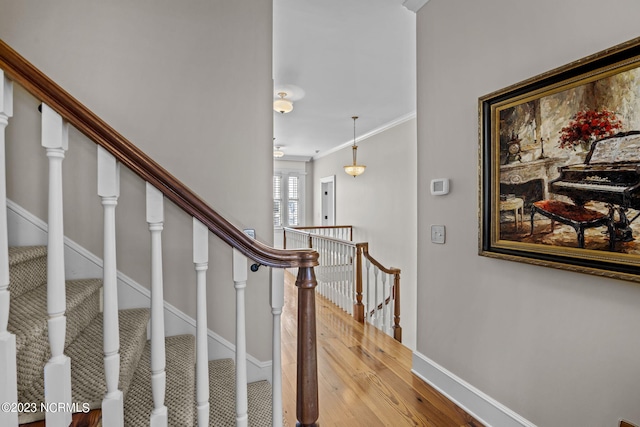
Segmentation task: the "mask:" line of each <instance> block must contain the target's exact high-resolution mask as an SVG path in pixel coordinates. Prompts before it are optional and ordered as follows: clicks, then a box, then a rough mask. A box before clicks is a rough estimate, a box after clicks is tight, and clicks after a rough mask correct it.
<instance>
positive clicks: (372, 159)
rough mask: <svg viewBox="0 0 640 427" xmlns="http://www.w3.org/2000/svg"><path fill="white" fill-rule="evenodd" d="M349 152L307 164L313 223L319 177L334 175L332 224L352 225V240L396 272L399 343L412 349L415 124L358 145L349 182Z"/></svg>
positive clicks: (318, 221)
mask: <svg viewBox="0 0 640 427" xmlns="http://www.w3.org/2000/svg"><path fill="white" fill-rule="evenodd" d="M351 160H352V149H351V147H348V148H344V149H342V150H339V151H337V152H335V153H332V154H330V155H328V156H325V157H321V158H319V159H316V160H314V162H313V182H314V190H315V191H314V203H313V206H314V216H313V218H314V225H320V224H322V221H321V220H322V218H321V209H322V202H321V199H320V197H321V193H322V192H321V191H320V188H321V185H320V179H322V178H324V177H327V176H330V175H335V176H336V181H335V187H336V188H335V193H336V224H337V225H353V226H354V230H353V235H354V241H356V242H369V252H370V253H371V255H372V256H373V257H374V258H376V259H377V260H378V261H380V262H381V263H382V264H383V265H384V266H385V267H397V268H400V269H401V270H402V274H401V285H400V289H401V293H400V303H401V319H400V324H401V325H402V328H403V337H402V338H403V339H402V342H403V344H405V345H406V346H407V347H409V348H412V349H413V348H415V318H416V317H415V316H416V311H415V310H416V309H415V307H416V305H415V298H416V246H417V241H416V233H417V219H416V212H417V207H416V192H417V179H416V174H417V172H416V171H417V164H416V120H415V119H411V120H408V121H406V122H404V123H401V124H399V125H397V126H395V127H392V128H390V129H388V130H386V131H384V132H382V133H379V134H376V135H374V136H371V137H369V138H367V139H365V140H363V141H361V142H358V164H363V165H366V166H367V169H366V171H365V173H364V174H362V175H360V176H358V177H356V178H353V177H351V176H349V175H347V174H346V173H345V172H344V169H343V166H344V165H346V164H349V163H351Z"/></svg>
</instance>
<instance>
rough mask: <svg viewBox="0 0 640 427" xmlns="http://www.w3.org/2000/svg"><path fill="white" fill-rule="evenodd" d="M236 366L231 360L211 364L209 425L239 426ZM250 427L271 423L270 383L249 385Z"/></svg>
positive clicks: (215, 361) (214, 426)
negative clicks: (237, 417) (237, 422)
mask: <svg viewBox="0 0 640 427" xmlns="http://www.w3.org/2000/svg"><path fill="white" fill-rule="evenodd" d="M235 375H236V374H235V364H234V362H233V360H231V359H219V360H211V361H209V405H210V406H209V425H210V426H212V427H234V426H235V425H236V409H235V408H236V391H235V384H236V379H235ZM247 397H248V405H249V425H250V426H252V427H268V426H271V424H272V423H271V421H272V403H271V402H272V392H271V384H269V382H268V381H258V382H255V383H250V384H248V385H247Z"/></svg>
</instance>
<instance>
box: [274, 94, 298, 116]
mask: <svg viewBox="0 0 640 427" xmlns="http://www.w3.org/2000/svg"><path fill="white" fill-rule="evenodd" d="M278 96H279V97H280V99H276V100H275V101H273V109H274V110H275V111H277V112H278V113H280V114H284V113H290V112H292V111H293V102H291V101H289V100H288V99H285V96H287V94H286V93H284V92H280V93H278Z"/></svg>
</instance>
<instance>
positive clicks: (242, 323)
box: [233, 249, 249, 427]
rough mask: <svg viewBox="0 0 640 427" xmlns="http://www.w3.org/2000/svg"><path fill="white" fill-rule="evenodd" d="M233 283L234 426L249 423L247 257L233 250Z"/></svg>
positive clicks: (243, 426) (240, 426)
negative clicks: (234, 304) (234, 312)
mask: <svg viewBox="0 0 640 427" xmlns="http://www.w3.org/2000/svg"><path fill="white" fill-rule="evenodd" d="M233 283H234V287H235V289H236V426H237V427H246V426H247V425H248V423H249V415H248V402H247V334H246V320H245V317H246V313H245V302H244V300H245V298H244V294H245V288H246V287H247V257H246V256H244V255H242V254H241V253H240V252H239V251H238V250H237V249H234V250H233Z"/></svg>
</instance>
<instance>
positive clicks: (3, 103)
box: [0, 70, 18, 427]
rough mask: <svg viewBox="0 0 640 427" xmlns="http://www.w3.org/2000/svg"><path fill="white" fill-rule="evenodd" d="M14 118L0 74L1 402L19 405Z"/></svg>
mask: <svg viewBox="0 0 640 427" xmlns="http://www.w3.org/2000/svg"><path fill="white" fill-rule="evenodd" d="M11 116H13V83H12V82H11V81H9V79H7V78H6V77H5V76H4V72H3V71H2V70H0V402H8V403H17V402H18V388H17V372H16V369H17V368H16V337H15V335H13V334H11V333H9V332H8V331H7V324H8V323H9V307H10V304H11V302H10V301H11V298H10V293H9V245H8V238H7V184H6V179H7V178H6V160H5V140H4V139H5V137H4V129H5V127H6V126H7V125H8V124H9V117H11ZM0 425H2V426H7V427H14V426H17V425H18V413H17V412H11V411H0Z"/></svg>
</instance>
